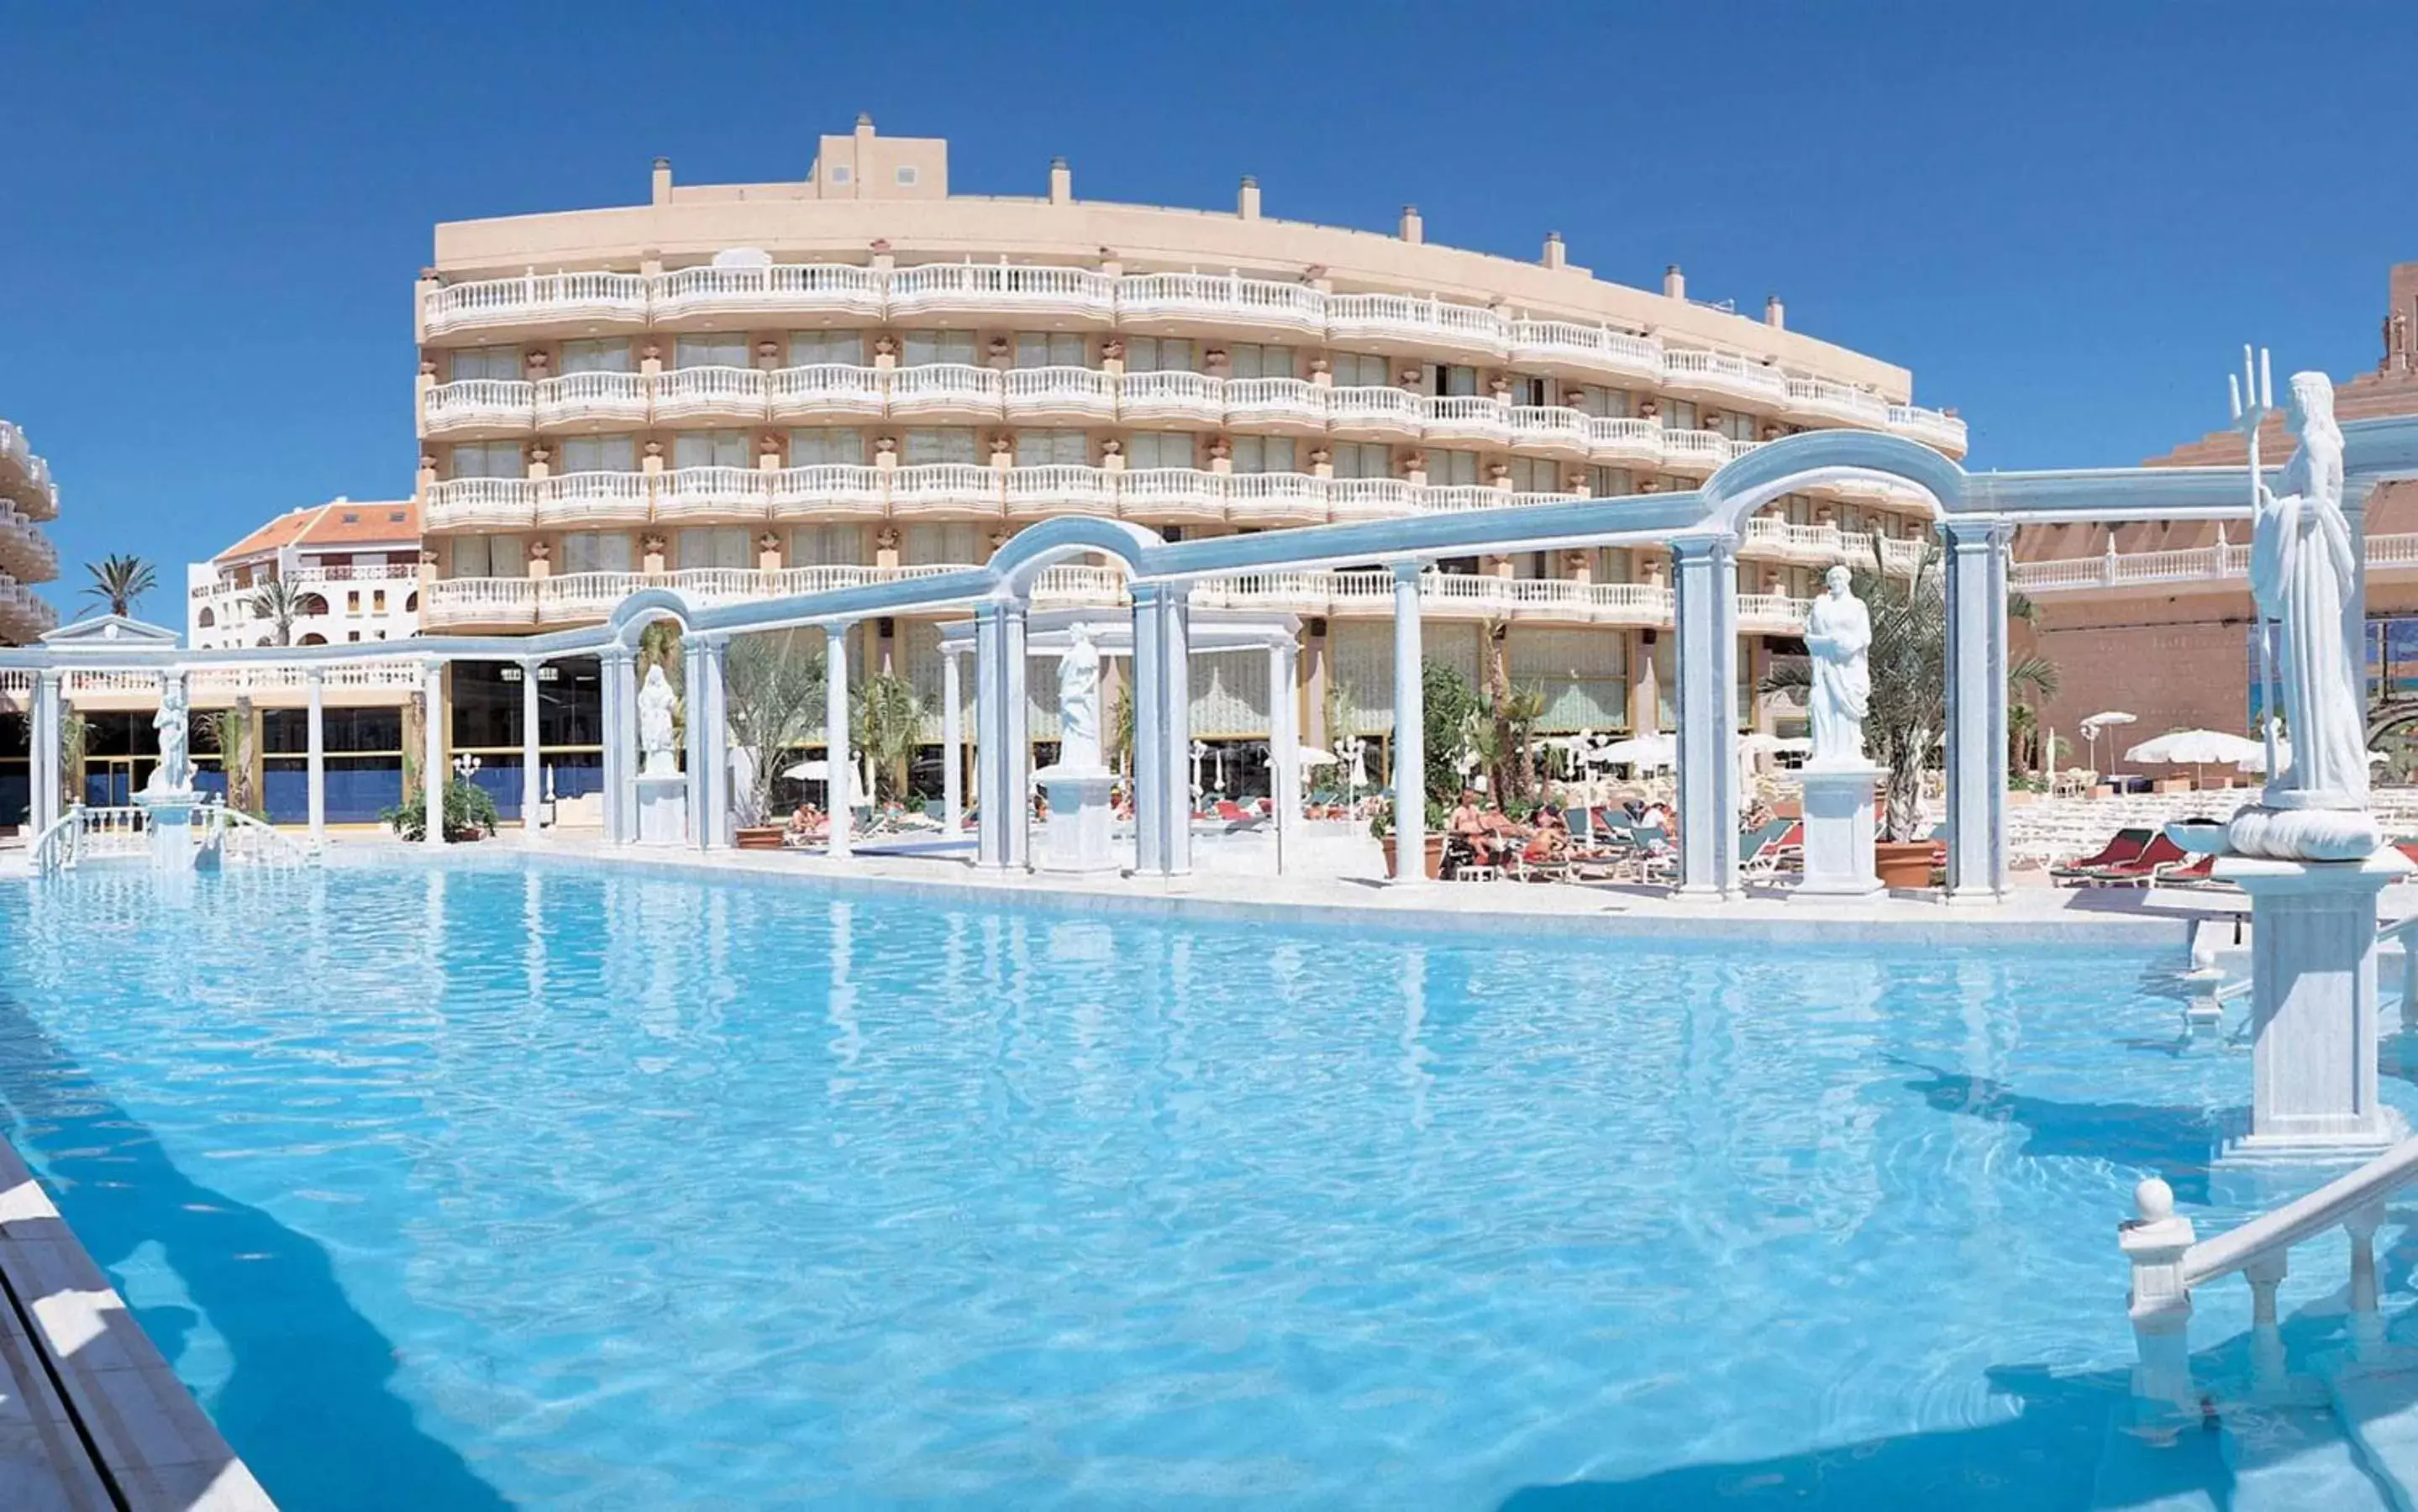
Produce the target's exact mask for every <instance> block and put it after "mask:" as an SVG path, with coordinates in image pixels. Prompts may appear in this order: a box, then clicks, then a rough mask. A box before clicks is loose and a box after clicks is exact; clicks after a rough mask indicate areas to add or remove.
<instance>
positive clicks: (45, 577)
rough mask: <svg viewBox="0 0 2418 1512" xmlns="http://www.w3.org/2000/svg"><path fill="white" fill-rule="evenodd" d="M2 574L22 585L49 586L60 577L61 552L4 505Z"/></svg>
mask: <svg viewBox="0 0 2418 1512" xmlns="http://www.w3.org/2000/svg"><path fill="white" fill-rule="evenodd" d="M0 572H6V573H8V575H9V576H10V577H13V578H15V579H16V580H17V581H18V582H20V583H48V582H50V581H52V580H53V579H54V578H56V577H57V576H58V575H59V548H58V547H57V546H55V545H53V544H52V543H51V538H50V537H48V536H46V535H44V534H42V532H41V531H40V530H39V529H38V528H37V527H35V525H34V523H33V522H32V521H31V520H28V519H26V518H25V517H24V516H23V514H20V513H18V512H17V511H16V510H15V509H14V508H13V507H11V506H9V505H7V504H0Z"/></svg>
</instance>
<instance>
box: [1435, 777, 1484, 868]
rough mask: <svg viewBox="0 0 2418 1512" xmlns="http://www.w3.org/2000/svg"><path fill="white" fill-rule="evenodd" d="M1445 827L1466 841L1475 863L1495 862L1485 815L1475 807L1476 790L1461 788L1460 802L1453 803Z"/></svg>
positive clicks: (1481, 864)
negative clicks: (1450, 815) (1450, 814)
mask: <svg viewBox="0 0 2418 1512" xmlns="http://www.w3.org/2000/svg"><path fill="white" fill-rule="evenodd" d="M1445 828H1446V829H1447V830H1449V831H1450V832H1452V833H1454V834H1456V835H1458V836H1460V837H1461V838H1462V840H1464V841H1466V842H1467V843H1468V845H1469V853H1470V855H1471V856H1473V857H1474V858H1476V860H1477V864H1479V865H1480V866H1492V865H1493V864H1494V863H1495V841H1494V837H1493V835H1492V832H1489V831H1488V829H1487V826H1486V816H1485V815H1484V814H1483V813H1481V812H1480V811H1479V809H1478V807H1477V792H1476V790H1474V789H1472V788H1466V787H1464V788H1462V793H1461V802H1458V803H1456V804H1454V805H1453V809H1452V817H1451V818H1449V819H1447V820H1446V821H1445Z"/></svg>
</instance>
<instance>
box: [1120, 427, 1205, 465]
mask: <svg viewBox="0 0 2418 1512" xmlns="http://www.w3.org/2000/svg"><path fill="white" fill-rule="evenodd" d="M1193 455H1194V453H1193V450H1192V437H1191V435H1188V434H1187V433H1186V432H1183V431H1136V432H1135V433H1134V434H1133V435H1129V436H1127V437H1125V466H1128V467H1190V466H1197V464H1196V463H1195V462H1194V461H1193Z"/></svg>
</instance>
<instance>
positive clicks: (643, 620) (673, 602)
mask: <svg viewBox="0 0 2418 1512" xmlns="http://www.w3.org/2000/svg"><path fill="white" fill-rule="evenodd" d="M658 619H669V620H671V621H673V622H674V623H675V624H678V625H679V626H680V627H681V634H683V635H685V634H688V633H689V632H690V631H691V630H693V629H695V628H696V605H694V604H692V603H689V602H688V599H687V597H686V596H685V595H683V594H682V593H681V592H680V590H679V589H677V588H641V589H639V590H638V591H637V592H635V593H633V594H631V595H630V596H629V597H628V598H626V599H623V600H622V601H621V602H620V603H618V604H616V605H615V606H614V608H613V614H612V617H611V618H610V619H607V620H605V630H606V632H607V634H608V637H609V640H610V642H611V644H613V645H616V646H621V647H627V648H630V649H635V648H636V647H637V644H638V636H639V635H640V634H644V633H645V631H646V628H647V627H648V626H649V625H650V624H652V623H654V622H655V621H656V620H658Z"/></svg>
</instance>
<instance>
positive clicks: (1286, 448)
mask: <svg viewBox="0 0 2418 1512" xmlns="http://www.w3.org/2000/svg"><path fill="white" fill-rule="evenodd" d="M1234 470H1235V471H1236V472H1293V471H1295V470H1296V469H1295V468H1294V466H1293V437H1292V436H1290V435H1238V436H1236V437H1234Z"/></svg>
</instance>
